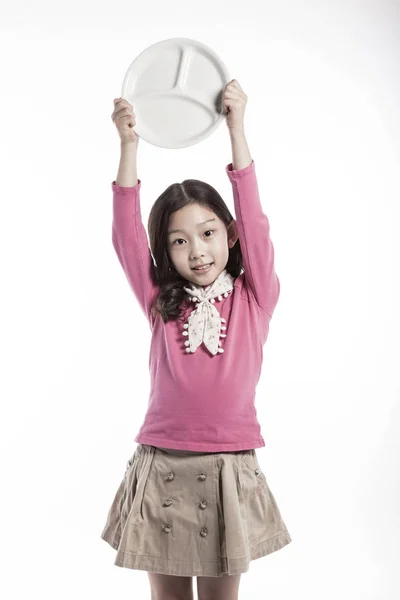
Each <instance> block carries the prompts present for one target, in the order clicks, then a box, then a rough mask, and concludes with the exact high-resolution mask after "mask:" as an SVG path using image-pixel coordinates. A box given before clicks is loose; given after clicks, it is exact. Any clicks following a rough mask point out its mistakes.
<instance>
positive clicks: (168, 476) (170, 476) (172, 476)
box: [167, 471, 175, 481]
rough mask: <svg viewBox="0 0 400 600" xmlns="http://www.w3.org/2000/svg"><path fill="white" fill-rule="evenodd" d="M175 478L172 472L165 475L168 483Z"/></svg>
mask: <svg viewBox="0 0 400 600" xmlns="http://www.w3.org/2000/svg"><path fill="white" fill-rule="evenodd" d="M174 478H175V473H173V472H172V471H170V472H169V473H168V475H167V479H168V481H172V480H173V479H174Z"/></svg>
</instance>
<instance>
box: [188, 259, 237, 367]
mask: <svg viewBox="0 0 400 600" xmlns="http://www.w3.org/2000/svg"><path fill="white" fill-rule="evenodd" d="M233 282H234V278H233V277H232V275H230V273H228V271H227V270H226V269H224V270H223V271H222V273H220V275H218V277H217V279H216V280H215V281H214V283H212V284H211V285H209V286H208V287H206V288H205V289H203V287H202V286H198V285H196V284H194V283H192V284H191V286H190V287H184V288H183V289H184V290H185V291H186V292H187V293H188V295H189V296H188V297H189V298H190V299H191V300H192V301H193V302H198V305H197V308H196V309H195V310H193V311H192V312H191V313H190V316H189V318H188V321H187V323H185V325H184V326H183V328H184V331H183V332H182V335H187V336H188V339H187V341H186V342H185V346H186V352H196V350H197V348H198V347H199V346H200V344H201V343H202V342H204V345H205V346H206V348H208V350H209V351H210V352H211V354H214V355H215V354H217V353H218V352H219V353H222V352H223V351H224V350H223V348H221V347H220V346H221V341H220V339H219V338H220V337H222V338H224V337H226V333H221V330H226V325H223V323H226V320H225V319H223V318H221V317H220V314H219V312H218V310H217V308H216V306H214V303H215V300H216V299H218V300H222V297H224V298H226V297H227V296H228V293H229V292H230V291H232V290H233Z"/></svg>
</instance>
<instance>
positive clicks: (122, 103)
mask: <svg viewBox="0 0 400 600" xmlns="http://www.w3.org/2000/svg"><path fill="white" fill-rule="evenodd" d="M111 119H112V121H113V123H114V125H115V126H116V128H117V130H118V134H119V137H120V138H121V142H122V143H135V144H137V143H138V142H139V136H138V135H136V133H135V132H134V131H133V127H134V126H135V125H136V117H135V113H134V112H133V106H132V104H130V103H129V102H128V100H124V98H115V100H114V112H113V113H112V115H111Z"/></svg>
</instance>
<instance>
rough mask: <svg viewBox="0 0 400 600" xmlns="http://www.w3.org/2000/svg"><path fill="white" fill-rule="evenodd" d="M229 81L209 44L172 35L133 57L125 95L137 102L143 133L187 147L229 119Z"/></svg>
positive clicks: (146, 137) (153, 141) (161, 142)
mask: <svg viewBox="0 0 400 600" xmlns="http://www.w3.org/2000/svg"><path fill="white" fill-rule="evenodd" d="M228 83H229V75H228V71H227V69H226V67H225V65H224V63H223V62H222V61H221V59H220V58H219V57H218V56H217V55H216V53H215V52H214V51H213V50H211V48H209V47H208V46H206V45H205V44H203V43H201V42H198V41H196V40H191V39H188V38H171V39H168V40H163V41H161V42H157V43H156V44H153V45H152V46H150V47H149V48H146V50H144V51H143V52H142V53H141V54H139V56H137V57H136V58H135V60H134V61H133V62H132V64H131V65H130V67H129V69H128V71H127V73H126V75H125V78H124V82H123V85H122V94H121V96H122V98H124V99H125V100H128V102H130V103H131V104H132V106H133V110H134V113H135V116H136V125H135V127H134V128H133V129H134V131H135V133H137V135H138V136H139V137H141V138H143V139H144V140H146V142H149V143H150V144H154V145H155V146H160V147H161V148H186V147H187V146H192V145H194V144H198V143H199V142H201V141H202V140H204V139H206V138H207V137H208V136H209V135H211V134H212V133H213V132H214V131H215V130H216V128H217V127H218V126H219V125H220V123H221V122H222V121H223V120H224V119H225V114H224V110H223V105H222V92H223V90H224V89H225V86H226V85H227V84H228Z"/></svg>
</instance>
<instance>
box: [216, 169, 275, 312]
mask: <svg viewBox="0 0 400 600" xmlns="http://www.w3.org/2000/svg"><path fill="white" fill-rule="evenodd" d="M226 173H227V175H228V177H229V180H230V181H231V183H232V189H233V200H234V206H235V215H236V224H237V229H238V234H239V241H240V247H241V250H242V255H243V266H244V270H245V273H244V278H245V281H246V284H247V286H248V287H249V288H250V290H251V293H252V294H253V296H254V299H255V301H256V302H257V304H258V305H259V306H260V307H261V308H262V309H264V310H265V311H266V312H267V313H268V315H269V316H270V317H272V314H273V312H274V309H275V306H276V304H277V302H278V298H279V293H280V283H279V279H278V276H277V274H276V273H275V266H274V247H273V244H272V241H271V238H270V235H269V229H270V228H269V221H268V217H267V215H266V214H264V212H263V209H262V206H261V201H260V195H259V190H258V184H257V177H256V171H255V163H254V160H253V161H252V163H251V164H250V165H249V166H248V167H245V168H244V169H239V170H233V167H232V163H230V164H229V165H227V167H226Z"/></svg>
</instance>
